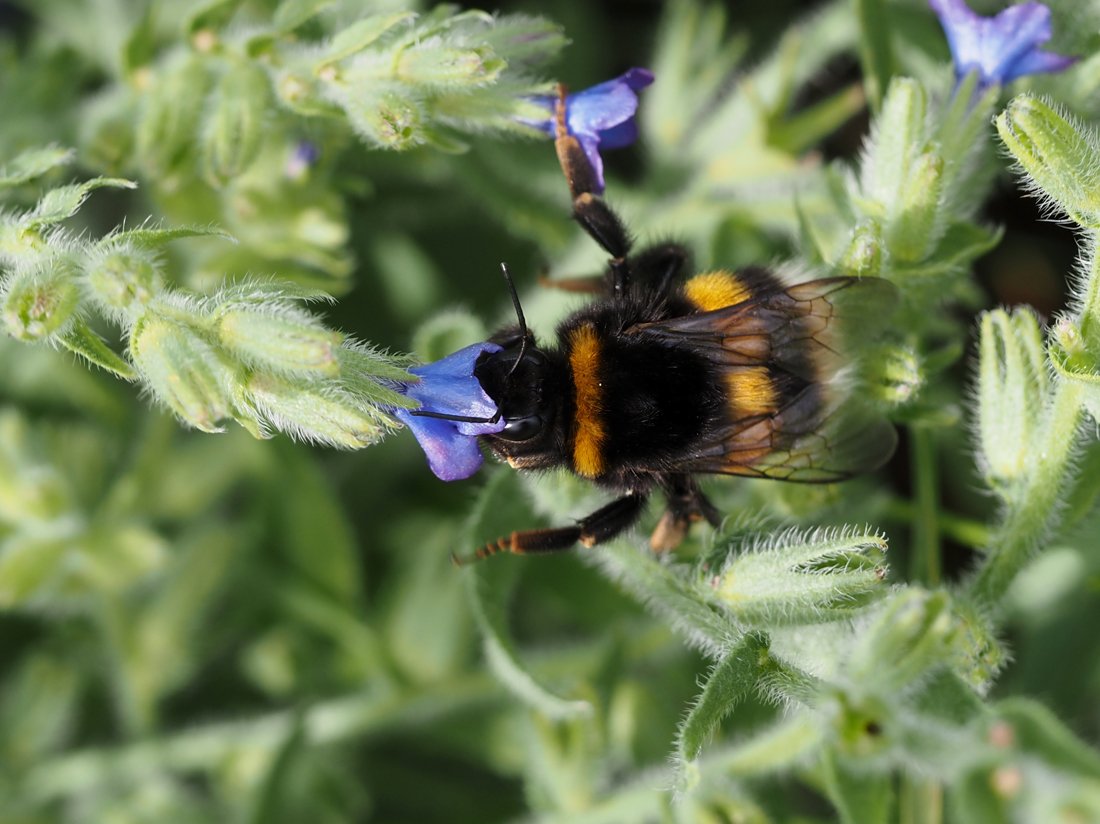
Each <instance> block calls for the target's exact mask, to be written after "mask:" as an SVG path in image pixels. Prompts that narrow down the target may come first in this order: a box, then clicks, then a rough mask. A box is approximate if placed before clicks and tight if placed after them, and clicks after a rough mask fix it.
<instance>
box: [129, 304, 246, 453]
mask: <svg viewBox="0 0 1100 824" xmlns="http://www.w3.org/2000/svg"><path fill="white" fill-rule="evenodd" d="M130 357H131V359H132V360H133V362H134V365H135V366H136V367H137V368H138V371H139V372H140V373H141V374H142V376H143V377H144V378H145V381H146V382H147V383H148V385H149V387H150V388H151V389H152V390H153V394H154V395H155V396H156V397H157V398H158V399H159V400H161V401H163V402H164V403H165V404H167V405H168V407H169V409H171V410H172V411H173V412H175V413H176V415H178V416H179V417H180V418H181V419H182V420H183V421H185V422H186V423H189V424H191V425H192V426H194V427H195V428H196V429H201V430H202V431H203V432H223V431H224V428H223V427H222V426H220V425H219V424H220V422H221V421H223V420H225V419H226V418H229V417H230V416H231V414H232V408H233V404H232V402H231V401H230V398H229V394H228V387H230V386H231V385H232V384H233V375H232V373H231V371H230V368H229V366H228V365H227V364H226V362H225V361H224V359H223V356H222V355H221V353H220V352H218V351H217V350H216V349H214V347H212V346H211V345H210V344H208V343H207V342H206V341H204V340H203V339H202V338H201V337H199V336H198V335H197V334H196V333H195V332H194V331H192V330H191V329H188V328H187V327H186V326H182V325H180V324H178V323H173V322H172V321H170V320H166V319H163V318H157V317H147V318H143V319H142V320H139V321H138V322H137V323H136V324H135V325H134V329H133V331H132V332H131V333H130Z"/></svg>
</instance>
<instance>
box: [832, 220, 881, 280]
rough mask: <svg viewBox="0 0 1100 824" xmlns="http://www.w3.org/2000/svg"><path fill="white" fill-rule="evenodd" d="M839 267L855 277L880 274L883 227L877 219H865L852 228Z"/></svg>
mask: <svg viewBox="0 0 1100 824" xmlns="http://www.w3.org/2000/svg"><path fill="white" fill-rule="evenodd" d="M837 268H839V269H840V271H841V272H843V273H844V274H847V275H852V276H854V277H876V276H878V274H879V272H880V271H881V270H882V228H881V227H880V226H879V224H878V223H877V222H876V221H873V220H866V221H863V222H862V223H860V224H859V225H858V226H856V227H855V229H853V230H852V237H851V240H849V241H848V248H847V249H846V250H845V251H844V254H843V255H842V256H841V258H840V261H839V263H838V264H837Z"/></svg>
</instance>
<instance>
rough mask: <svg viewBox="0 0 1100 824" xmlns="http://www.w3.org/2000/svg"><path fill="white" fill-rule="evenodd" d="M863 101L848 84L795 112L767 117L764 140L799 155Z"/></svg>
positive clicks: (857, 89) (855, 111)
mask: <svg viewBox="0 0 1100 824" xmlns="http://www.w3.org/2000/svg"><path fill="white" fill-rule="evenodd" d="M866 102H867V99H866V97H865V96H864V94H863V90H862V89H861V88H860V87H859V86H855V85H853V86H848V87H847V88H845V89H841V90H840V91H838V92H837V93H836V94H833V95H830V96H829V97H827V98H825V99H824V100H822V101H820V102H819V103H815V104H814V105H812V106H810V107H808V108H806V109H803V110H802V111H800V112H798V114H795V115H790V116H785V117H782V118H775V119H773V120H771V121H770V122H769V123H768V143H769V144H770V145H772V146H774V147H775V148H777V149H782V150H783V151H785V152H790V153H791V154H794V155H801V154H803V153H805V152H806V151H808V150H809V149H811V148H812V147H814V146H816V145H817V144H819V143H820V142H821V141H822V140H824V139H825V138H826V137H828V136H829V135H831V134H832V133H833V132H835V131H836V130H837V129H839V128H840V127H841V126H843V125H844V124H845V123H847V122H848V121H849V120H851V119H852V118H853V117H854V116H855V115H856V114H858V113H859V111H860V109H862V108H863V107H864V106H865V105H866Z"/></svg>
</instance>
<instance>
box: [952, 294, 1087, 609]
mask: <svg viewBox="0 0 1100 824" xmlns="http://www.w3.org/2000/svg"><path fill="white" fill-rule="evenodd" d="M1090 291H1091V289H1090ZM1080 418H1081V387H1080V384H1077V383H1075V382H1071V381H1058V382H1056V383H1055V385H1054V391H1053V397H1052V398H1051V401H1050V406H1049V409H1048V413H1047V416H1046V426H1045V427H1043V430H1042V433H1043V434H1042V442H1041V448H1040V449H1038V450H1036V454H1037V455H1038V456H1039V459H1038V460H1035V461H1033V462H1032V465H1031V467H1030V470H1031V471H1030V474H1029V475H1028V476H1027V477H1026V478H1025V479H1024V480H1023V482H1022V483H1021V484H1020V486H1019V487H1018V489H1017V491H1016V493H1015V494H1014V495H1013V497H1012V500H1011V501H1009V503H1008V507H1007V512H1006V514H1005V517H1004V520H1003V521H1002V522H1001V525H1000V527H999V528H998V529H997V530H996V532H994V534H993V540H992V541H991V542H990V545H989V553H988V554H987V555H986V557H985V560H984V561H983V562H982V565H981V566H980V567H979V568H978V572H977V575H975V576H974V579H973V581H972V582H971V584H970V587H969V589H970V594H971V595H972V596H973V598H974V600H975V601H976V602H977V604H978V605H979V606H984V607H987V608H990V609H993V610H996V608H997V606H998V605H999V603H1000V601H1001V599H1002V597H1003V596H1004V594H1005V592H1006V590H1007V589H1008V587H1009V585H1010V584H1011V583H1012V581H1013V579H1014V578H1015V577H1016V574H1017V573H1018V572H1019V571H1020V569H1021V568H1022V567H1023V566H1024V564H1026V563H1027V561H1028V559H1029V558H1030V557H1031V553H1032V552H1033V550H1034V549H1035V548H1036V547H1037V546H1038V544H1039V542H1040V541H1042V539H1043V537H1044V536H1045V535H1046V534H1047V533H1048V532H1049V531H1050V529H1051V528H1052V527H1053V526H1054V525H1055V524H1056V523H1057V520H1058V517H1059V514H1060V508H1059V505H1058V504H1059V502H1060V499H1061V496H1062V492H1063V490H1064V488H1065V484H1066V482H1067V481H1068V480H1069V478H1070V475H1071V468H1070V464H1071V458H1072V456H1073V448H1074V444H1075V443H1076V442H1077V429H1078V423H1079V422H1080Z"/></svg>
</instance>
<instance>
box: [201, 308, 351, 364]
mask: <svg viewBox="0 0 1100 824" xmlns="http://www.w3.org/2000/svg"><path fill="white" fill-rule="evenodd" d="M216 324H217V325H216V328H217V334H218V340H219V341H220V342H221V343H222V345H223V346H225V347H226V348H227V349H228V350H230V351H231V352H233V353H234V354H235V355H237V356H239V357H240V358H241V359H242V360H245V361H246V362H248V363H250V364H253V365H256V366H262V367H266V368H267V369H269V370H272V371H277V372H283V373H287V374H295V373H298V374H301V373H307V374H308V373H314V374H319V375H334V374H336V373H337V372H338V371H339V365H338V363H337V360H336V351H337V350H338V349H339V348H340V343H341V341H342V336H341V335H340V334H339V333H337V332H332V331H330V330H328V329H325V328H324V327H323V326H321V325H320V324H319V323H317V321H316V320H314V319H313V318H312V317H310V316H309V315H308V314H306V313H305V312H301V311H298V310H296V309H293V308H286V307H281V308H278V309H276V310H274V311H264V310H259V309H254V308H250V307H233V308H230V309H226V310H224V311H222V312H219V313H218V315H217V319H216Z"/></svg>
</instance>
